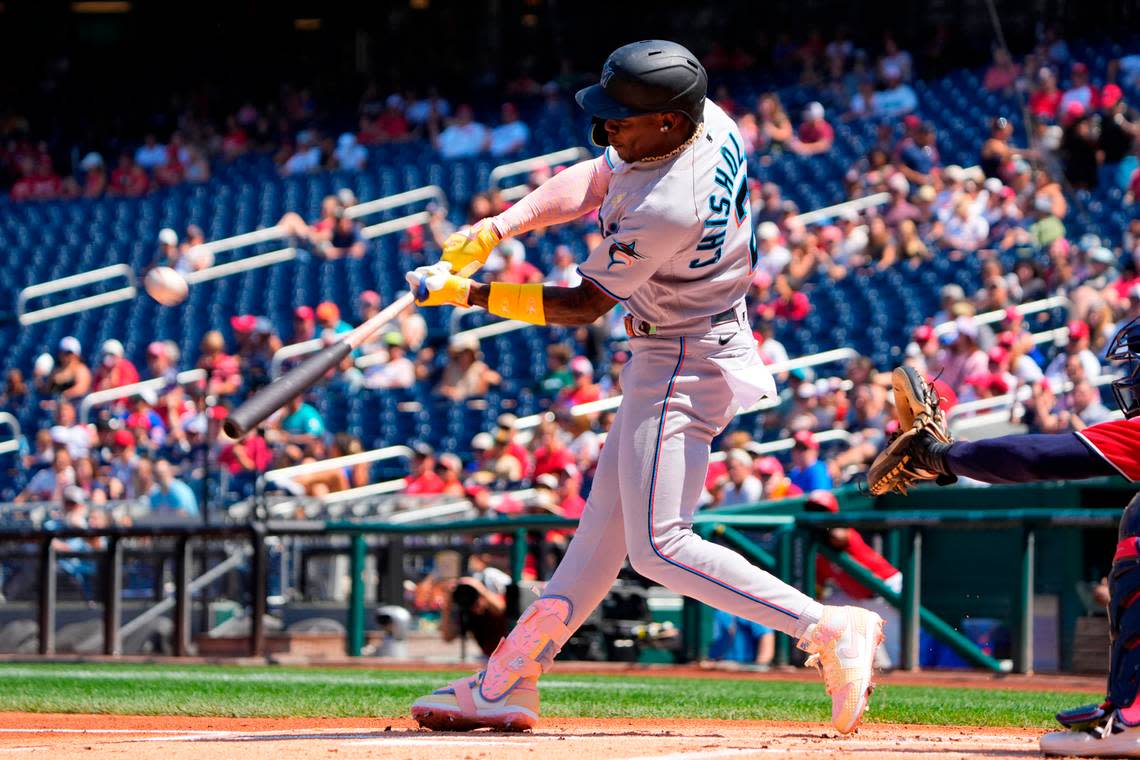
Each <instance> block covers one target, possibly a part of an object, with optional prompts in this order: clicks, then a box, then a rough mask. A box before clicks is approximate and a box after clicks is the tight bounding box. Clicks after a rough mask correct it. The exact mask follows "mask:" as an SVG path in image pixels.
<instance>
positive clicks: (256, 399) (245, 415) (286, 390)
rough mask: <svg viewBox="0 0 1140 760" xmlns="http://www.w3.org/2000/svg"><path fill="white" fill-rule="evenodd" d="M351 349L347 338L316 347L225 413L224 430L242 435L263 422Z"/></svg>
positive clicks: (232, 434) (338, 362)
mask: <svg viewBox="0 0 1140 760" xmlns="http://www.w3.org/2000/svg"><path fill="white" fill-rule="evenodd" d="M351 352H352V346H350V345H348V343H346V342H344V341H340V342H338V343H334V344H332V345H331V346H328V347H326V348H322V349H321V350H320V351H317V352H316V353H314V354H313V355H312V356H310V357H308V358H307V359H305V360H304V361H303V362H301V363H300V364H298V365H297V366H296V367H294V368H293V369H291V370H289V371H288V372H286V373H285V374H284V375H282V376H281V377H279V378H277V379H276V380H274V381H273V382H272V383H270V384H269V385H267V386H266V387H265V388H262V389H261V390H260V391H258V392H257V393H255V394H253V395H252V396H250V397H249V398H247V399H246V400H245V402H244V403H243V404H242V405H241V406H239V407H238V408H237V409H235V410H233V412H231V413H230V415H229V416H228V417H226V419H225V421H224V422H223V423H222V430H224V431H225V433H226V435H228V436H229V437H230V438H234V439H237V438H241V437H242V436H243V435H245V434H246V433H248V432H249V431H250V430H253V429H254V428H255V427H257V426H258V425H259V424H261V422H262V421H263V420H265V418H266V417H268V416H269V415H271V414H273V413H274V412H275V411H277V410H278V409H280V408H281V407H283V406H285V404H287V403H289V401H290V399H292V398H293V397H294V396H297V395H299V394H301V393H304V392H305V391H306V390H307V389H308V388H310V387H311V386H312V385H313V384H314V383H316V382H317V381H318V380H320V379H321V378H322V377H323V376H324V374H325V373H326V372H328V371H329V370H330V369H333V368H335V367H336V366H337V365H339V364H340V363H341V362H342V361H343V360H344V357H346V356H348V355H349V354H350V353H351Z"/></svg>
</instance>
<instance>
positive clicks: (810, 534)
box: [0, 479, 1120, 672]
mask: <svg viewBox="0 0 1140 760" xmlns="http://www.w3.org/2000/svg"><path fill="white" fill-rule="evenodd" d="M1106 480H1107V479H1106ZM843 498H844V499H845V500H846V503H847V505H848V507H850V509H849V511H844V512H842V513H840V514H830V513H813V512H802V513H800V512H790V511H788V508H790V507H794V505H795V504H796V503H797V502H796V500H787V501H784V502H779V503H777V502H768V503H764V504H758V505H750V506H747V507H740V508H732V509H727V510H716V509H714V510H708V511H704V512H700V513H698V514H697V515H695V516H694V518H693V528H694V530H695V531H696V532H697V533H698V534H700V535H702V536H704V537H705V538H708V539H716V540H722V541H727V542H728V543H730V544H732V545H733V546H734V548H736V549H737V550H738V551H740V552H742V553H743V554H744V555H745V556H746V557H747V558H748V559H750V560H751V561H753V562H755V563H757V564H759V565H760V566H762V567H765V568H767V569H769V570H770V571H772V572H773V573H775V574H776V575H777V576H778V577H780V578H781V579H782V580H784V581H785V582H788V583H798V584H799V585H800V587H802V588H805V589H814V586H815V569H814V568H815V562H814V555H815V553H817V552H821V553H823V554H824V556H826V557H827V558H828V559H829V560H831V561H833V562H835V563H837V564H839V565H840V566H841V567H842V568H843V569H844V571H846V572H848V573H849V574H850V575H851V576H852V577H854V578H855V579H856V580H857V581H858V582H859V583H861V584H863V585H864V586H866V587H867V588H869V589H871V591H872V592H873V593H876V594H878V595H879V596H882V597H883V598H884V599H885V600H886V601H887V602H888V603H889V604H891V605H893V606H895V607H896V608H898V609H899V610H900V612H901V617H902V625H903V636H902V654H903V661H902V666H903V667H904V668H907V669H917V668H918V666H919V641H918V631H919V626H920V625H921V626H922V627H923V628H924V629H926V630H927V631H928V632H929V633H931V634H932V635H934V636H935V637H936V638H938V639H940V640H942V641H943V642H945V643H947V644H948V645H949V646H951V647H952V648H953V649H954V650H955V651H956V652H958V653H959V654H960V655H962V656H964V657H965V658H966V659H967V660H968V661H970V662H971V663H972V664H974V665H976V666H979V667H983V668H986V669H989V670H992V671H996V672H1005V671H1008V670H1010V669H1011V665H1012V669H1015V670H1017V671H1019V672H1029V671H1031V669H1032V663H1033V635H1032V633H1033V631H1032V623H1033V619H1034V608H1033V602H1034V591H1035V578H1034V568H1035V564H1036V562H1035V543H1036V542H1035V539H1036V534H1037V533H1038V531H1040V530H1046V529H1052V528H1069V529H1071V528H1074V527H1084V528H1097V529H1103V528H1110V527H1115V525H1116V523H1117V521H1118V520H1119V517H1120V510H1119V509H1115V508H1113V509H1088V508H1077V509H1069V508H1030V509H1008V508H1005V507H995V506H988V502H987V503H986V504H987V505H981V504H979V505H978V506H976V507H973V508H970V509H953V510H946V509H942V510H914V509H911V510H888V511H873V510H872V507H873V506H874V505H875V504H876V503H881V502H882V501H883V499H879V500H872V499H870V498H867V497H864V496H860V495H859V494H858V493H857V492H854V491H851V492H849V493H844V494H843ZM995 499H997V500H1000V495H999V496H998V497H995ZM777 504H780V505H781V506H783V507H784V509H783V511H779V512H776V511H773V510H772V507H773V506H776V505H777ZM436 507H437V509H436V510H435V511H434V512H431V511H428V510H416V511H415V515H414V516H413V515H409V516H408V517H403V518H400V519H399V520H392V519H389V520H385V521H371V522H351V521H316V520H309V521H306V520H300V521H278V520H270V521H266V522H258V523H252V524H249V525H244V526H210V525H207V526H201V525H198V526H189V525H187V526H156V527H150V528H142V527H130V528H126V527H107V528H100V529H70V528H63V529H60V530H54V531H43V530H35V529H30V528H8V529H2V528H0V543H22V544H35V545H36V546H37V547H38V551H37V553H36V554H34V555H31V556H33V557H36V558H37V560H38V561H37V566H38V572H39V580H40V582H39V584H38V586H37V594H38V602H37V606H38V612H39V614H38V621H39V632H40V636H39V651H40V653H41V654H51V653H52V652H53V651H54V643H55V588H56V574H57V571H58V563H57V558H58V556H59V555H58V554H57V551H56V549H55V546H56V544H55V542H54V540H53V539H56V538H103V539H105V544H104V548H103V549H101V550H99V551H94V550H93V551H91V552H90V553H89V555H90V556H91V558H92V559H100V560H101V563H102V570H103V572H102V573H101V577H102V578H104V580H105V582H104V583H103V585H102V587H101V590H100V595H101V600H102V602H103V613H104V631H105V633H104V651H105V653H107V654H117V653H118V652H119V646H118V645H119V642H120V641H121V638H122V629H121V627H120V621H121V605H120V599H121V594H122V559H123V551H124V544H125V542H127V541H129V540H131V539H145V540H148V541H150V542H152V543H154V542H155V539H159V538H166V539H171V540H173V542H174V547H173V550H172V551H171V550H169V549H167V550H166V551H168V552H169V553H170V554H171V555H172V556H173V557H174V559H175V563H176V572H175V592H174V598H173V607H174V611H175V652H176V654H180V655H181V654H186V653H187V652H188V646H187V643H188V640H189V633H190V625H189V623H190V616H189V612H190V603H191V598H192V591H193V585H194V584H193V582H192V581H191V575H190V568H191V565H192V558H193V555H192V554H191V549H192V547H193V544H192V543H191V542H192V541H195V542H197V541H200V540H210V541H235V540H237V541H242V542H248V545H249V546H250V548H251V549H252V552H251V570H250V572H249V573H247V574H246V577H247V578H248V580H249V583H250V584H251V585H250V591H251V592H252V593H251V596H250V598H251V603H252V608H253V619H252V630H251V634H250V651H251V654H254V655H261V654H264V652H265V649H264V632H265V631H264V627H263V626H262V624H261V616H262V615H264V614H265V611H266V596H267V587H266V581H267V554H266V538H267V537H269V536H294V537H306V536H308V537H315V536H320V537H334V536H347V537H348V539H349V541H348V542H347V545H342V544H338V545H334V546H333V547H331V550H332V551H333V552H339V553H344V554H348V556H349V584H350V589H351V591H350V596H349V607H348V610H347V613H346V617H347V625H346V628H347V635H346V649H347V652H348V654H350V655H353V656H358V655H360V654H361V650H362V645H363V640H364V629H365V619H366V618H365V609H366V602H365V593H364V591H365V587H366V584H367V580H366V575H365V564H366V558H367V556H368V554H369V553H376V552H380V556H381V557H383V559H384V567H385V568H386V570H385V574H386V577H387V575H391V576H392V577H391V578H389V579H388V581H389V582H390V583H389V585H390V587H391V588H390V589H389V591H390V592H391V593H394V594H400V595H402V583H403V562H402V556H403V553H404V551H405V546H404V539H405V538H407V537H426V536H432V537H442V536H449V535H464V534H466V535H486V534H498V535H503V536H506V537H507V540H508V542H509V551H510V566H511V576H512V579H513V580H514V582H516V583H518V582H519V581H520V580H521V578H522V572H523V569H524V566H525V559H526V556H527V554H528V553H531V552H533V551H536V550H538V549H540V548H541V545H540V544H535V543H534V541H532V540H531V539H529V538H528V532H532V533H534V534H535V535H537V536H541V535H542V534H544V533H545V532H546V531H548V530H553V529H563V528H573V527H575V526H576V524H577V521H576V520H572V519H566V518H562V517H557V516H553V515H550V516H547V515H527V516H521V517H508V518H493V519H488V518H474V519H461V520H453V521H450V522H444V523H431V524H424V520H427V519H437V518H441V517H447V516H449V514H461V513H462V511H463V510H464V505H462V504H460V503H459V502H454V503H448V504H442V505H436ZM833 527H855V528H858V529H860V530H865V531H873V532H880V533H885V534H886V537H887V539H888V540H887V543H888V544H893V545H897V546H899V547H900V548H901V555H902V556H901V561H900V562H898V563H897V565H898V567H899V569H900V571H901V572H902V575H903V585H902V590H901V593H900V592H895V591H893V590H891V589H889V588H888V587H886V586H885V585H884V584H883V583H882V582H881V581H880V580H878V579H877V578H874V577H873V576H872V575H871V574H870V573H867V572H865V570H863V569H861V566H859V565H858V563H855V562H853V560H851V559H850V558H849V557H847V555H844V554H840V553H837V552H833V551H832V550H831V549H830V547H828V546H826V545H825V542H823V541H820V533H819V531H821V530H826V529H829V528H833ZM996 528H1002V529H1008V528H1015V529H1019V530H1018V531H1017V535H1018V536H1019V538H1018V539H1017V552H1018V557H1019V568H1020V577H1019V578H1018V582H1017V589H1018V590H1017V591H1016V593H1015V595H1014V605H1013V609H1014V613H1013V621H1014V628H1015V638H1014V646H1013V652H1014V658H1013V662H1012V664H1009V663H1006V662H1000V661H997V660H995V659H994V658H992V657H991V656H989V655H987V654H986V653H985V652H983V651H981V650H980V649H979V648H978V647H977V645H975V644H974V643H972V642H970V641H969V640H967V639H966V638H965V637H964V636H962V635H961V634H959V633H958V632H957V631H955V630H954V628H953V626H952V625H950V624H949V623H947V622H946V621H944V620H942V619H941V618H939V617H937V616H936V615H935V614H934V613H933V612H931V611H930V610H927V609H924V608H923V606H922V603H921V589H922V582H921V578H922V571H923V558H922V550H923V536H924V533H925V532H926V531H939V532H942V531H947V530H977V529H982V530H993V529H996ZM747 531H760V532H775V533H776V538H777V540H776V547H777V548H776V551H775V552H774V553H772V552H769V551H768V550H766V549H764V548H762V547H761V546H760V545H759V544H757V543H756V542H755V541H754V540H753V539H752V538H750V537H749V536H748V535H747ZM797 538H798V539H799V541H796V540H795V539H797ZM369 539H373V541H372V542H371V543H370V542H369ZM900 539H901V540H900ZM536 540H537V539H536ZM155 545H156V546H159V545H160V544H157V543H155ZM161 545H163V546H169V544H161ZM232 556H233V555H232V552H231V557H232ZM797 558H799V560H800V561H798V562H797ZM797 568H798V569H797ZM227 569H228V567H227ZM217 572H219V571H213V573H212V574H214V575H216V573H217ZM197 585H199V586H200V585H202V584H201V583H199V584H197ZM168 604H169V603H168ZM700 614H701V613H700V606H699V605H698V604H696V603H695V602H686V606H685V611H684V613H683V618H684V624H683V626H682V628H683V631H684V634H685V639H686V641H685V652H686V654H687V655H688V656H690V657H692V656H694V655H695V654H698V653H699V651H700V647H701V626H700V625H699V624H697V623H699V620H700ZM694 615H695V617H694ZM694 620H695V621H696V623H694ZM788 649H789V647H788V642H787V641H786V640H785V641H782V642H781V646H779V647H778V656H779V657H781V659H782V660H783V661H786V658H787V652H788Z"/></svg>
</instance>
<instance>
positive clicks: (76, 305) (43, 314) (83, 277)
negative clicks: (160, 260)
mask: <svg viewBox="0 0 1140 760" xmlns="http://www.w3.org/2000/svg"><path fill="white" fill-rule="evenodd" d="M119 277H122V278H124V279H125V280H126V281H127V285H126V287H122V288H118V289H116V290H109V291H107V292H106V293H97V294H95V295H92V296H84V297H82V298H76V299H74V300H71V301H67V302H65V303H61V304H56V305H55V306H45V307H43V308H41V309H35V310H33V311H28V310H27V309H28V301H29V300H31V299H33V298H39V297H41V296H47V295H51V294H52V293H58V292H60V291H63V290H71V289H72V288H80V287H83V286H85V285H94V284H95V283H97V282H105V281H107V280H113V279H116V278H119ZM136 295H138V287H137V286H136V282H135V273H134V270H132V269H131V268H130V267H129V266H127V265H126V264H111V265H110V266H105V267H100V268H99V269H92V270H91V271H89V272H81V273H79V274H73V275H68V276H67V277H60V278H58V279H55V280H49V281H47V282H41V283H38V284H35V285H29V286H27V287H26V288H23V289H22V290H20V292H19V294H18V295H17V296H16V318H17V320H18V321H19V323H20V325H21V326H24V327H26V326H28V325H34V324H36V323H37V322H46V321H47V320H49V319H58V318H59V317H65V316H67V315H69V314H78V313H79V312H81V311H88V310H89V309H97V308H99V307H100V306H109V305H110V304H113V303H119V302H120V301H129V300H130V299H132V298H134V297H135V296H136Z"/></svg>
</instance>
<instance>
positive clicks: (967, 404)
mask: <svg viewBox="0 0 1140 760" xmlns="http://www.w3.org/2000/svg"><path fill="white" fill-rule="evenodd" d="M1048 332H1052V331H1051V330H1050V331H1048ZM1118 377H1119V375H1116V374H1114V373H1111V372H1104V373H1101V374H1100V375H1098V376H1096V377H1094V378H1093V379H1092V380H1089V381H1088V382H1089V385H1091V386H1093V387H1094V388H1100V387H1102V386H1105V385H1109V384H1110V383H1112V381H1113V380H1116V379H1117V378H1118ZM1072 389H1073V383H1072V382H1071V381H1069V380H1066V381H1065V382H1064V383H1062V384H1061V387H1060V388H1059V389H1058V391H1057V392H1059V393H1068V392H1069V391H1071V390H1072ZM1032 395H1033V389H1032V388H1031V387H1030V386H1029V385H1024V384H1023V385H1021V386H1020V387H1018V389H1017V390H1016V391H1012V392H1010V393H1003V394H1002V395H1000V396H991V397H990V398H979V399H974V400H973V401H961V402H959V403H957V404H955V405H954V406H953V408H951V409H950V411H948V412H947V413H946V421H947V423H951V422H954V421H955V420H957V419H958V418H959V417H964V416H966V415H968V414H974V413H986V412H991V411H994V410H995V409H997V408H999V407H1003V406H1006V405H1010V406H1012V405H1013V404H1014V403H1016V402H1018V401H1027V400H1029V398H1030V397H1031V396H1032Z"/></svg>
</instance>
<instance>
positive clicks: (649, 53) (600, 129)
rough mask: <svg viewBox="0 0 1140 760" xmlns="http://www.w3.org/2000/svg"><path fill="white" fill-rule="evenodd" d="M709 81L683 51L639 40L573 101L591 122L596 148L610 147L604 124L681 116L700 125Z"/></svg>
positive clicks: (674, 45)
mask: <svg viewBox="0 0 1140 760" xmlns="http://www.w3.org/2000/svg"><path fill="white" fill-rule="evenodd" d="M706 90H708V75H707V74H705V67H704V66H702V65H701V62H700V61H698V60H697V57H696V56H695V55H693V54H692V53H690V52H689V50H688V49H687V48H685V47H684V46H683V45H678V44H677V43H676V42H668V41H666V40H642V41H641V42H631V43H630V44H628V45H622V46H621V47H619V48H618V49H617V50H615V51H614V52H612V53H610V57H609V58H607V59H606V62H605V64H604V65H603V66H602V77H601V81H600V83H599V84H595V85H591V86H589V87H586V88H584V89H581V90H578V94H577V95H576V96H575V99H576V100H577V101H578V105H580V106H581V107H582V108H583V109H584V110H585V111H586V112H587V113H589V114H590V116H592V117H593V119H594V125H593V129H592V130H591V132H590V137H591V139H592V140H593V141H594V144H595V145H597V146H599V147H602V146H606V145H609V142H610V141H609V138H608V137H607V136H606V130H605V126H604V125H605V121H606V119H624V118H627V117H629V116H637V115H639V114H647V113H664V112H667V111H679V112H680V113H683V114H685V116H688V117H689V119H690V120H692V122H693V123H694V124H700V123H701V121H702V120H703V119H704V108H705V92H706Z"/></svg>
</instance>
